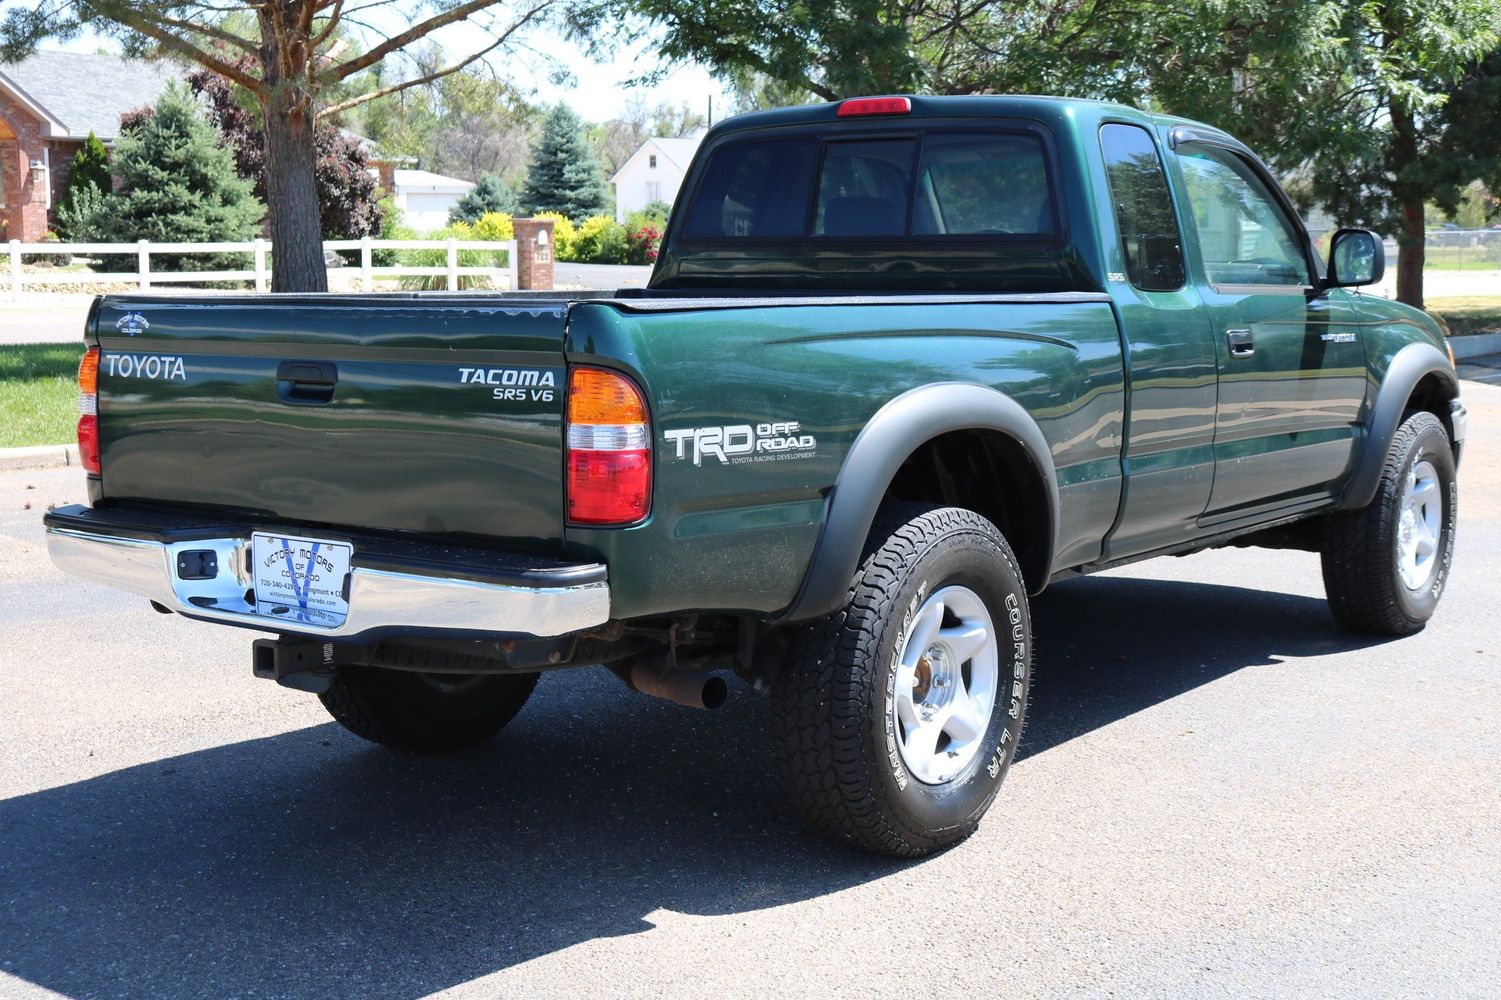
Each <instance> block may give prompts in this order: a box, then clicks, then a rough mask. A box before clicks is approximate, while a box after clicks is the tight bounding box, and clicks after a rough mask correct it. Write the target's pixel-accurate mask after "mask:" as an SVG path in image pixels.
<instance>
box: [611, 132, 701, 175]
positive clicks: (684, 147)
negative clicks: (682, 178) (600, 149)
mask: <svg viewBox="0 0 1501 1000" xmlns="http://www.w3.org/2000/svg"><path fill="white" fill-rule="evenodd" d="M703 141H704V134H703V132H699V133H698V134H696V135H692V136H689V137H687V138H683V139H663V138H651V139H647V140H646V141H644V142H642V143H641V145H640V146H638V147H636V151H635V152H634V153H632V154H631V155H630V156H627V157H626V158H625V162H624V163H622V164H621V165H620V169H619V170H617V171H615V173H614V174H613V175H612V176H611V177H610V183H611V184H613V183H615V178H616V177H619V176H620V175H621V174H623V173H625V168H626V167H628V166H630V164H631V161H633V160H635V159H636V157H638V156H640V155H641V151H642V150H644V149H655V150H656V151H657V152H658V153H660V154H662V155H663V156H665V157H666V158H667V160H668V162H669V163H671V164H672V165H673V166H675V167H677V168H678V170H680V171H682V172H683V173H685V174H686V173H687V172H688V164H690V163H692V162H693V154H694V153H696V152H698V147H699V145H700V144H701V143H702V142H703Z"/></svg>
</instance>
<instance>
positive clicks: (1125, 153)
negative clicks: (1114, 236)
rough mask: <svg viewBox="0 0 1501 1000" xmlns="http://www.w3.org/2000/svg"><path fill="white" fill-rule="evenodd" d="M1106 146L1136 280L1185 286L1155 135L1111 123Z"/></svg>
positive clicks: (1104, 135)
mask: <svg viewBox="0 0 1501 1000" xmlns="http://www.w3.org/2000/svg"><path fill="white" fill-rule="evenodd" d="M1100 150H1101V152H1103V153H1104V156H1105V172H1106V174H1108V175H1109V177H1110V197H1111V200H1112V201H1114V202H1115V221H1116V227H1117V228H1118V229H1119V230H1120V233H1121V250H1122V251H1123V252H1124V253H1125V255H1126V275H1127V276H1128V277H1129V278H1130V279H1131V284H1133V285H1135V286H1136V287H1137V288H1140V289H1144V290H1146V291H1155V292H1170V291H1174V290H1175V289H1179V288H1182V287H1183V277H1184V275H1183V244H1182V241H1181V240H1180V239H1179V236H1178V219H1177V216H1176V215H1175V214H1174V212H1173V199H1172V196H1171V195H1169V194H1168V190H1167V178H1166V176H1164V174H1163V172H1162V160H1161V159H1160V158H1159V157H1158V156H1157V147H1156V146H1155V145H1154V144H1153V143H1152V137H1151V136H1150V135H1148V134H1147V131H1146V129H1142V128H1138V127H1136V126H1135V125H1106V126H1103V127H1102V128H1101V129H1100Z"/></svg>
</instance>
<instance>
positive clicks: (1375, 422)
mask: <svg viewBox="0 0 1501 1000" xmlns="http://www.w3.org/2000/svg"><path fill="white" fill-rule="evenodd" d="M1429 375H1437V376H1439V379H1440V381H1442V382H1443V383H1444V385H1445V387H1446V388H1447V389H1448V398H1450V399H1454V398H1456V397H1457V396H1458V395H1459V379H1458V377H1457V376H1456V375H1455V373H1454V366H1453V365H1451V364H1450V363H1449V358H1448V357H1447V356H1446V355H1445V354H1444V353H1443V352H1442V351H1440V350H1439V349H1438V348H1437V347H1434V346H1433V345H1432V344H1408V345H1407V346H1406V347H1404V348H1402V349H1401V350H1400V351H1398V352H1397V353H1396V354H1395V355H1393V357H1392V362H1391V364H1390V365H1389V366H1387V369H1386V377H1385V378H1383V379H1382V380H1381V386H1380V388H1378V389H1377V390H1376V401H1375V402H1374V403H1372V404H1371V412H1370V415H1369V416H1368V417H1367V418H1366V434H1365V438H1364V440H1363V441H1362V442H1361V444H1360V450H1359V452H1358V454H1357V456H1356V459H1355V469H1354V471H1353V472H1352V473H1351V474H1350V478H1349V480H1348V481H1347V482H1346V483H1345V488H1344V491H1343V492H1342V493H1341V494H1340V503H1339V505H1340V506H1341V507H1344V508H1347V509H1352V510H1353V509H1358V508H1361V507H1365V506H1368V505H1369V504H1370V502H1371V501H1372V500H1373V499H1375V497H1376V487H1377V486H1379V485H1380V483H1381V469H1382V466H1384V465H1385V464H1386V452H1387V449H1388V448H1390V447H1391V444H1392V438H1393V437H1395V436H1396V433H1397V428H1398V427H1400V426H1401V425H1402V414H1403V413H1404V412H1405V411H1406V409H1407V401H1408V400H1409V399H1411V398H1412V393H1413V390H1414V389H1416V388H1417V387H1418V383H1419V382H1421V381H1422V380H1423V379H1424V378H1426V377H1428V376H1429Z"/></svg>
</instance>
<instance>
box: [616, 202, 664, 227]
mask: <svg viewBox="0 0 1501 1000" xmlns="http://www.w3.org/2000/svg"><path fill="white" fill-rule="evenodd" d="M667 209H668V205H667V203H666V202H665V201H654V202H652V203H651V204H650V205H647V206H646V207H645V208H638V209H637V210H636V211H634V212H627V213H626V216H625V228H627V229H629V230H630V231H631V232H633V233H634V232H635V231H636V230H638V229H641V228H643V227H646V226H650V227H652V228H653V229H655V230H656V231H657V232H659V233H660V232H661V231H662V230H664V229H666V228H667Z"/></svg>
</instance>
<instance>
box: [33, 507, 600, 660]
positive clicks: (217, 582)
mask: <svg viewBox="0 0 1501 1000" xmlns="http://www.w3.org/2000/svg"><path fill="white" fill-rule="evenodd" d="M93 513H94V512H93V511H91V510H90V509H89V508H83V507H72V508H63V509H60V510H58V511H54V512H51V513H49V514H48V515H47V518H46V530H47V550H48V552H49V553H50V554H51V556H52V561H53V562H54V563H56V564H57V566H58V568H59V569H61V570H62V571H63V572H65V573H68V574H71V575H73V576H77V577H80V578H82V579H85V580H92V581H93V582H95V583H102V584H104V585H105V586H109V587H114V588H116V589H118V590H124V591H127V592H129V593H132V594H139V595H140V596H142V597H145V598H148V599H150V600H152V601H155V602H157V603H158V604H161V605H162V606H164V607H166V608H169V609H170V610H172V611H176V612H177V613H179V614H182V615H184V616H186V617H189V618H199V619H204V620H208V621H218V622H224V623H226V624H230V625H238V626H241V627H243V628H252V629H260V630H263V631H267V632H277V633H282V634H293V635H307V636H315V637H319V638H338V639H353V638H357V637H369V636H372V635H375V634H379V633H384V632H391V633H395V632H409V631H437V632H444V633H451V634H465V635H468V634H473V635H531V636H539V637H549V636H558V635H565V634H568V633H570V632H577V631H580V630H582V629H587V628H592V627H593V626H596V625H601V624H603V623H604V622H606V621H608V620H609V618H610V586H609V583H608V582H607V581H606V580H605V574H604V567H603V566H598V565H560V566H556V567H543V568H541V569H539V568H538V567H537V566H536V565H535V562H532V563H529V564H528V565H526V566H524V567H521V568H518V569H517V570H516V571H515V572H512V573H508V572H507V570H506V568H505V567H499V568H496V567H493V566H492V567H488V572H476V571H474V570H473V569H466V570H464V571H463V572H454V573H445V572H444V570H443V567H442V566H441V564H434V563H433V561H432V560H430V559H428V560H424V561H422V562H421V563H420V565H419V568H416V569H405V570H402V569H395V568H391V567H390V565H389V560H387V562H388V565H384V566H381V567H376V566H369V565H366V566H361V565H359V557H358V555H357V556H356V559H355V564H354V565H352V566H351V568H350V578H349V614H348V616H347V617H346V618H345V619H344V621H343V622H342V623H340V624H339V625H337V626H334V627H326V626H322V625H319V624H317V623H314V622H305V621H290V620H283V619H277V618H269V617H267V616H264V615H258V614H256V613H255V606H254V605H253V604H252V603H249V602H247V601H246V596H247V591H248V590H249V589H250V577H249V573H248V568H247V567H248V560H247V558H246V556H247V554H248V551H249V548H250V531H249V529H246V530H245V531H244V533H243V534H241V533H239V532H238V531H236V532H234V533H229V534H225V535H222V536H219V537H203V533H202V532H201V531H199V532H192V533H191V534H192V537H191V538H187V539H183V540H173V539H172V538H171V537H170V536H166V537H154V538H153V537H142V536H143V535H144V534H148V533H146V532H142V531H139V530H134V529H133V530H129V531H121V532H115V531H111V530H110V528H111V526H110V525H109V524H108V522H107V521H105V520H104V519H102V518H89V517H88V516H87V515H90V514H93ZM91 521H103V523H90V522H91ZM356 544H357V543H356ZM204 549H212V550H213V551H214V553H215V554H216V556H217V563H218V566H217V571H216V575H214V576H213V577H212V578H210V579H196V580H183V579H181V578H180V577H179V576H178V574H177V572H176V569H175V567H176V565H177V555H178V553H179V552H182V551H189V550H192V551H201V550H204ZM358 551H359V549H358V548H356V552H357V553H358ZM508 576H509V577H510V579H507V577H508ZM549 576H552V577H555V578H556V581H555V582H553V581H549V579H548V577H549ZM487 577H488V578H487Z"/></svg>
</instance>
